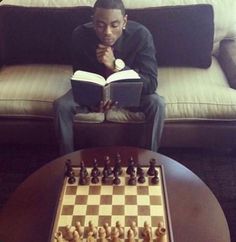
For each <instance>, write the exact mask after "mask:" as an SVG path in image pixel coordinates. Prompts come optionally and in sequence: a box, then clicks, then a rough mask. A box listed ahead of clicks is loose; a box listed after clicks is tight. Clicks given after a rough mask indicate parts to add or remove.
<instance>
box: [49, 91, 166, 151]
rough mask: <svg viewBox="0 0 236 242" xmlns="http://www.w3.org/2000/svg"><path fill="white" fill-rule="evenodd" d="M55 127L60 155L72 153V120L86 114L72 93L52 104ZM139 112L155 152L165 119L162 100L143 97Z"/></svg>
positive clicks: (154, 95)
mask: <svg viewBox="0 0 236 242" xmlns="http://www.w3.org/2000/svg"><path fill="white" fill-rule="evenodd" d="M53 106H54V112H55V127H56V133H57V137H58V140H59V143H60V152H61V155H63V154H67V153H70V152H73V151H74V134H73V118H74V115H75V114H76V113H77V112H88V110H87V109H86V108H85V107H84V108H82V107H80V106H79V105H78V104H77V103H76V102H75V101H74V99H73V95H72V91H71V90H69V91H68V92H67V93H66V94H65V95H63V96H62V97H60V98H58V99H57V100H55V102H54V105H53ZM138 110H139V111H141V112H143V113H144V114H145V117H146V120H147V122H150V123H151V124H152V137H151V142H150V143H151V145H150V149H151V150H152V151H157V149H158V147H159V143H160V139H161V135H162V130H163V126H164V119H165V103H164V99H163V98H162V97H161V96H159V95H158V94H151V95H143V96H142V98H141V101H140V107H139V109H138Z"/></svg>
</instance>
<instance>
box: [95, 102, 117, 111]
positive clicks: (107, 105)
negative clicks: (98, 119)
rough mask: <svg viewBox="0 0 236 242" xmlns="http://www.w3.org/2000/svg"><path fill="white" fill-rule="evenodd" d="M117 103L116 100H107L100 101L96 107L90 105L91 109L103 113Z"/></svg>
mask: <svg viewBox="0 0 236 242" xmlns="http://www.w3.org/2000/svg"><path fill="white" fill-rule="evenodd" d="M117 105H118V102H112V100H108V101H106V102H103V101H101V102H100V104H99V106H98V107H91V111H93V112H99V113H105V112H106V111H108V110H109V109H111V108H112V107H114V106H117Z"/></svg>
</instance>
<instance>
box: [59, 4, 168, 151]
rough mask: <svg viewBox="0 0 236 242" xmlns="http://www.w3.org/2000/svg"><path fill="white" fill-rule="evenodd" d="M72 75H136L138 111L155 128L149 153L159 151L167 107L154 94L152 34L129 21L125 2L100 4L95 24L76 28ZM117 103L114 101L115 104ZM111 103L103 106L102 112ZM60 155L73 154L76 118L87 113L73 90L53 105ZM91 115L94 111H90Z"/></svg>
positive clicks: (102, 104) (73, 39) (155, 74)
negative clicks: (138, 80)
mask: <svg viewBox="0 0 236 242" xmlns="http://www.w3.org/2000/svg"><path fill="white" fill-rule="evenodd" d="M72 64H73V71H74V72H75V71H76V70H78V69H80V70H84V71H90V72H95V73H98V74H101V75H103V76H107V75H109V74H111V73H113V72H117V71H122V70H125V69H134V70H135V71H137V72H138V73H139V75H140V77H141V81H142V82H143V90H142V97H141V101H140V107H139V111H142V112H144V113H145V117H146V120H147V121H148V122H150V123H151V124H152V140H151V147H150V149H151V150H153V151H156V150H157V148H158V144H159V141H160V137H161V133H162V128H163V123H164V112H165V111H164V110H165V107H164V106H165V105H164V101H163V99H162V98H161V97H160V96H158V95H157V94H156V93H155V90H156V88H157V62H156V58H155V47H154V44H153V39H152V36H151V33H150V32H149V31H148V30H147V29H146V28H145V27H144V26H143V25H141V24H139V23H136V22H133V21H128V16H127V15H126V14H125V8H124V5H123V2H122V0H97V1H96V3H95V5H94V15H93V21H92V22H91V23H87V24H84V25H82V26H79V27H77V28H76V29H75V30H74V32H73V36H72ZM112 101H115V100H112ZM111 106H112V102H111V101H108V102H107V103H103V102H101V104H100V107H99V108H98V109H99V111H100V112H104V111H106V110H108V109H110V108H111ZM54 108H55V112H56V123H57V129H58V133H59V139H60V141H61V153H62V154H63V153H68V152H72V151H73V150H74V144H73V117H74V114H75V113H76V112H78V111H79V112H87V111H88V109H85V107H80V106H79V104H77V103H75V102H74V100H73V96H72V92H71V90H70V91H69V92H68V93H66V94H65V95H64V96H63V97H61V98H59V99H58V100H56V101H55V103H54ZM90 111H91V110H90Z"/></svg>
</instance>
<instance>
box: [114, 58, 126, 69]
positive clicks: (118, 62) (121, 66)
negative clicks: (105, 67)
mask: <svg viewBox="0 0 236 242" xmlns="http://www.w3.org/2000/svg"><path fill="white" fill-rule="evenodd" d="M115 68H116V69H117V70H119V71H120V70H122V69H124V68H125V63H124V61H123V60H121V59H116V60H115Z"/></svg>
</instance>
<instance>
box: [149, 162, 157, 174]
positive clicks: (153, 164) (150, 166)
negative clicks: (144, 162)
mask: <svg viewBox="0 0 236 242" xmlns="http://www.w3.org/2000/svg"><path fill="white" fill-rule="evenodd" d="M149 164H150V165H149V168H148V171H147V174H148V175H149V176H154V175H155V166H156V160H155V159H151V160H150V162H149Z"/></svg>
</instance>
